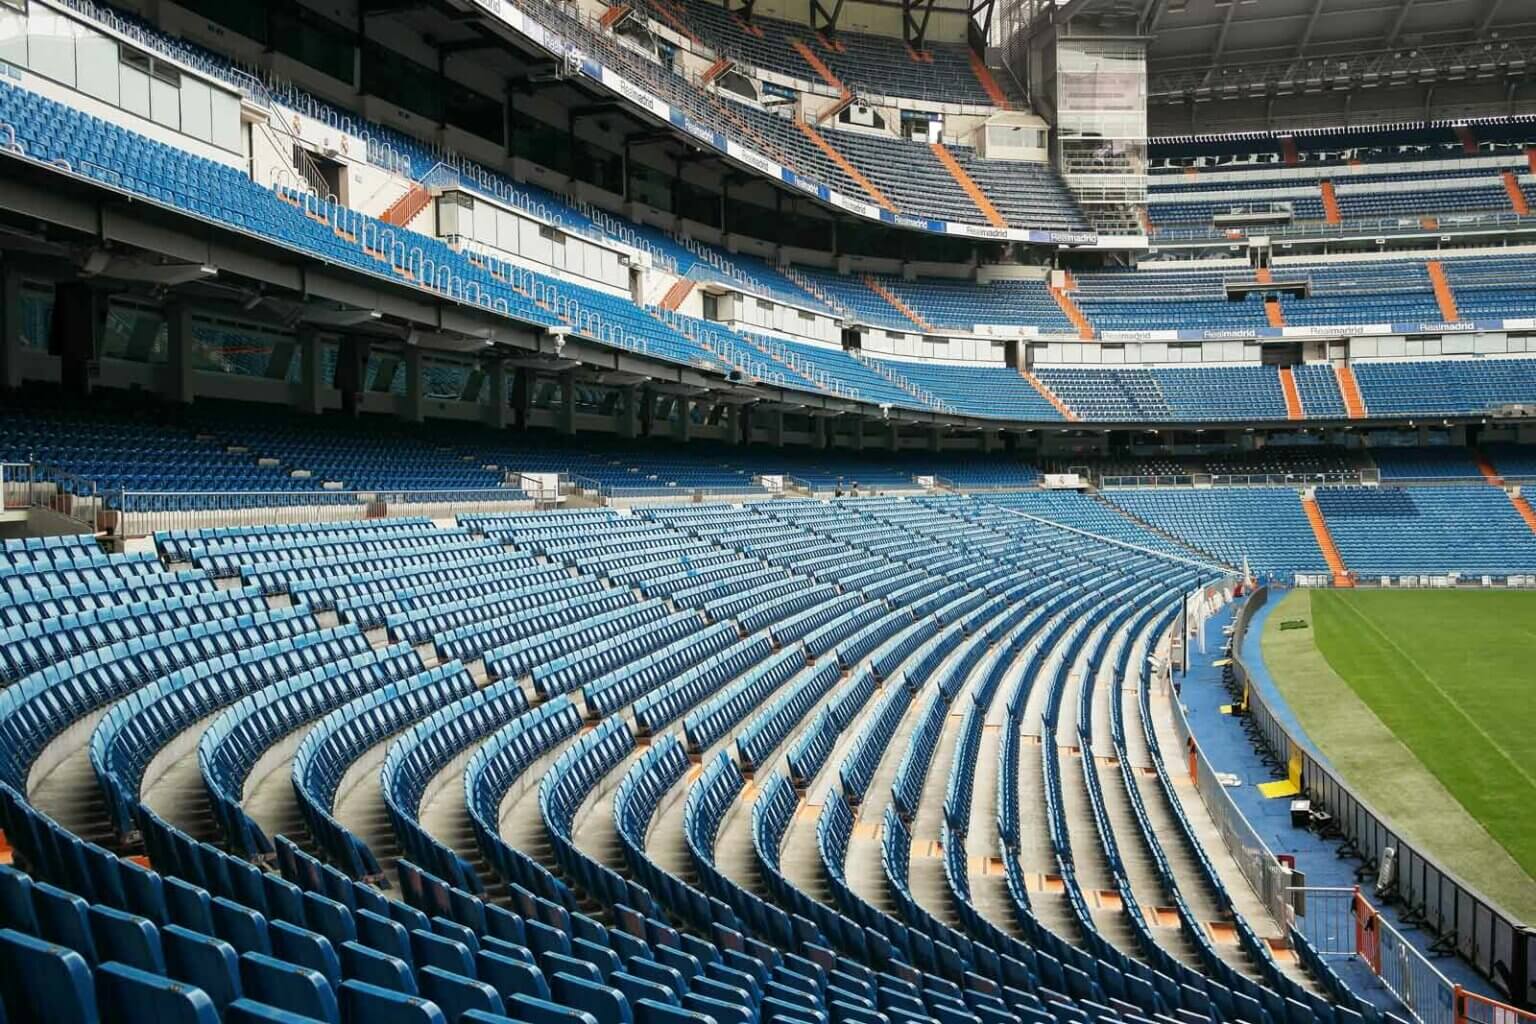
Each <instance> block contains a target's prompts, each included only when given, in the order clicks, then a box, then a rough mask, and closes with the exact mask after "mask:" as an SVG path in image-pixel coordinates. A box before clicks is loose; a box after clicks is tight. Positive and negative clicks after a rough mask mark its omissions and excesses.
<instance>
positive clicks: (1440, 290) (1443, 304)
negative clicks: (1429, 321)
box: [1424, 260, 1461, 323]
mask: <svg viewBox="0 0 1536 1024" xmlns="http://www.w3.org/2000/svg"><path fill="white" fill-rule="evenodd" d="M1424 269H1425V270H1427V271H1429V283H1430V284H1431V285H1433V286H1434V288H1435V301H1436V302H1438V303H1439V304H1440V319H1442V320H1444V321H1446V322H1447V323H1455V322H1456V321H1457V320H1460V319H1461V316H1460V315H1459V313H1458V312H1457V309H1456V296H1455V295H1454V294H1453V293H1452V292H1451V283H1450V282H1449V281H1447V280H1446V279H1445V268H1444V267H1442V266H1441V265H1440V261H1439V260H1430V261H1429V262H1428V263H1426V264H1424Z"/></svg>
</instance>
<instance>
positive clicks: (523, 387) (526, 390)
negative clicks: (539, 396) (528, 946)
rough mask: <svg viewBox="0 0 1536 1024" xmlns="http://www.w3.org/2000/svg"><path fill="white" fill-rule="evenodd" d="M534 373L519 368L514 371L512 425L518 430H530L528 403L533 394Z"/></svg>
mask: <svg viewBox="0 0 1536 1024" xmlns="http://www.w3.org/2000/svg"><path fill="white" fill-rule="evenodd" d="M531 377H532V373H531V372H530V371H528V370H527V369H525V368H523V367H521V366H519V367H517V368H516V369H514V370H513V371H512V423H513V425H515V426H516V427H517V429H518V430H527V429H528V403H529V396H530V395H531V394H532V393H533V381H532V379H531Z"/></svg>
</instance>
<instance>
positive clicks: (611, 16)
mask: <svg viewBox="0 0 1536 1024" xmlns="http://www.w3.org/2000/svg"><path fill="white" fill-rule="evenodd" d="M628 13H629V5H628V4H614V5H613V6H612V7H610V8H608V9H607V10H606V11H604V12H603V16H602V17H601V18H599V19H597V23H598V24H599V25H601V26H602V27H603V28H612V27H613V26H614V25H615V24H617V23H618V22H619V21H621V20H623V18H624V15H626V14H628Z"/></svg>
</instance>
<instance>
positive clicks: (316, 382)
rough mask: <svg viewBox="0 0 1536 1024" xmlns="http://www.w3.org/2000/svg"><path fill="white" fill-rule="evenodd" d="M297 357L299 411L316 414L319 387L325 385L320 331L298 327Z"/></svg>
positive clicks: (321, 387)
mask: <svg viewBox="0 0 1536 1024" xmlns="http://www.w3.org/2000/svg"><path fill="white" fill-rule="evenodd" d="M299 358H300V359H301V360H302V362H301V363H300V364H299V370H300V372H299V411H300V412H304V413H308V414H309V415H311V416H318V415H320V405H321V399H320V394H321V389H323V388H324V387H325V381H324V379H323V375H324V373H325V349H324V348H323V347H322V345H321V343H320V332H319V331H317V330H315V329H314V328H313V327H309V326H301V327H300V328H299Z"/></svg>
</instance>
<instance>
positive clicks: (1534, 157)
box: [1525, 146, 1536, 174]
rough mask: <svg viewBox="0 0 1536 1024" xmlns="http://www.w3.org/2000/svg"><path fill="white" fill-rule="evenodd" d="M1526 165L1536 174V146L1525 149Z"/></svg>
mask: <svg viewBox="0 0 1536 1024" xmlns="http://www.w3.org/2000/svg"><path fill="white" fill-rule="evenodd" d="M1525 166H1527V167H1529V168H1530V169H1531V173H1532V174H1536V146H1532V147H1531V148H1530V149H1528V150H1526V151H1525Z"/></svg>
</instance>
